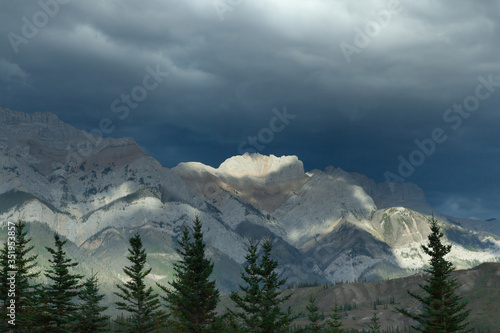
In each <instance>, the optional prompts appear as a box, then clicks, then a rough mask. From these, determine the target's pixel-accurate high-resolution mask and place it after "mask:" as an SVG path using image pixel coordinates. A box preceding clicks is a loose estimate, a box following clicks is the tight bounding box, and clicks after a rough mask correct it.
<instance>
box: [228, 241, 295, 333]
mask: <svg viewBox="0 0 500 333" xmlns="http://www.w3.org/2000/svg"><path fill="white" fill-rule="evenodd" d="M272 248H273V246H272V242H271V240H270V239H269V238H266V239H265V240H264V242H263V244H262V249H263V255H262V259H261V262H260V264H257V260H258V256H257V246H256V245H255V243H253V242H250V246H249V247H248V254H247V256H246V259H247V265H246V266H245V270H244V272H242V278H243V280H244V281H245V282H246V283H247V284H248V286H240V289H241V291H242V292H243V296H240V295H239V294H237V293H235V292H233V293H232V294H231V299H232V300H233V302H234V303H235V305H236V307H237V308H239V309H240V310H241V312H236V313H233V312H231V311H230V313H231V317H232V318H233V320H234V321H235V322H237V323H238V324H239V325H241V329H242V330H243V331H244V332H267V333H273V332H287V331H288V330H289V329H290V324H291V323H292V321H293V320H295V319H296V318H297V317H298V315H293V314H292V310H291V308H290V307H288V309H287V310H286V311H282V310H281V305H282V304H283V303H284V302H286V301H287V300H288V299H289V298H290V296H291V295H288V296H282V291H280V287H282V286H283V285H284V284H285V283H286V278H285V279H279V275H278V273H277V272H276V268H277V267H278V262H277V261H276V260H273V259H272V258H271V251H272Z"/></svg>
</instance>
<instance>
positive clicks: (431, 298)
mask: <svg viewBox="0 0 500 333" xmlns="http://www.w3.org/2000/svg"><path fill="white" fill-rule="evenodd" d="M430 227H431V234H430V235H429V236H428V244H427V246H425V245H422V249H423V250H424V252H425V253H426V254H428V255H429V256H430V257H431V259H430V268H429V269H426V270H425V272H426V273H427V274H428V276H427V277H426V279H425V281H426V284H425V285H420V289H421V290H422V291H423V292H424V295H417V294H414V293H411V292H409V291H408V293H409V294H410V296H411V297H413V298H414V299H416V300H417V301H419V302H420V303H421V306H422V308H421V313H419V314H416V313H410V312H408V311H407V310H405V309H399V308H397V310H398V311H399V312H400V313H402V314H403V315H405V316H406V317H409V318H411V319H413V320H415V321H417V322H418V323H419V326H418V327H415V326H412V327H413V328H414V329H416V330H418V331H420V332H428V333H431V332H432V333H445V332H470V331H472V330H470V329H469V328H468V326H469V325H468V322H467V319H468V316H469V312H470V310H465V307H466V306H467V303H466V302H463V301H462V300H461V297H459V296H458V295H457V294H456V291H457V289H458V287H459V285H458V283H457V280H456V279H452V278H450V275H451V272H452V271H453V269H454V268H453V264H452V263H451V262H449V261H447V260H446V259H445V258H444V257H445V256H446V255H447V254H448V253H449V252H450V250H451V245H443V244H442V242H441V238H442V237H443V233H442V232H441V229H440V227H439V226H438V222H437V220H436V219H435V218H434V216H433V217H432V218H431V219H430Z"/></svg>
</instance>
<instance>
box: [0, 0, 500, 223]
mask: <svg viewBox="0 0 500 333" xmlns="http://www.w3.org/2000/svg"><path fill="white" fill-rule="evenodd" d="M498 17H500V2H499V1H495V0H491V1H488V0H484V1H469V0H443V1H438V2H436V1H427V0H411V1H410V0H390V1H378V0H373V1H349V0H344V1H339V0H286V1H285V0H252V1H249V0H182V1H181V0H161V1H159V0H158V1H157V0H151V1H140V2H139V1H131V0H120V1H115V0H106V1H102V0H100V1H96V0H87V1H81V0H72V1H71V0H40V1H28V0H19V1H2V2H0V106H1V107H4V108H9V109H12V110H16V111H22V112H27V113H32V112H52V113H55V114H57V115H58V116H59V117H60V118H61V119H62V120H63V121H65V122H67V123H69V124H71V125H73V126H75V127H77V128H80V129H83V130H86V131H90V132H93V133H97V134H100V135H103V136H111V137H132V138H134V140H135V141H136V142H137V143H138V144H139V145H140V146H141V147H142V148H143V149H144V150H145V151H146V152H148V153H150V154H151V155H153V156H154V157H155V158H157V159H158V160H159V161H160V162H161V163H162V164H163V165H165V166H167V167H174V166H175V165H177V164H178V163H180V162H187V161H198V162H202V163H204V164H208V165H211V166H214V167H217V166H218V165H219V164H220V163H222V162H223V161H224V160H225V159H227V158H229V157H231V156H234V155H238V154H242V153H244V152H259V153H261V154H266V155H269V154H274V155H277V156H281V155H297V156H298V157H299V159H300V160H302V161H303V163H304V167H305V169H306V170H312V169H324V168H325V167H326V166H329V165H333V166H335V167H340V168H342V169H344V170H346V171H351V172H360V173H363V174H366V175H367V176H369V177H371V178H373V179H375V180H376V181H377V182H382V181H386V180H390V181H406V182H413V183H416V184H418V185H419V186H420V187H422V188H423V189H424V191H425V192H426V194H427V198H428V201H429V202H430V203H431V205H433V207H434V208H435V209H437V210H439V211H442V212H444V213H448V214H450V215H453V216H457V217H474V218H482V219H488V218H499V219H500V207H499V202H500V172H499V170H500V131H499V130H498V129H499V127H500V126H499V125H500V113H499V106H500V57H499V56H498V55H499V54H500V52H499V51H500V25H499V22H500V21H499V20H498Z"/></svg>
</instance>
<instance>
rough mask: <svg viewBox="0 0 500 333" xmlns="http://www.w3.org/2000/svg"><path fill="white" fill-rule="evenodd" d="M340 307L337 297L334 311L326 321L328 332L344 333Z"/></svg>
mask: <svg viewBox="0 0 500 333" xmlns="http://www.w3.org/2000/svg"><path fill="white" fill-rule="evenodd" d="M340 310H341V309H340V307H339V304H338V303H337V299H335V301H334V303H333V308H332V313H331V314H330V319H329V320H327V321H326V327H327V332H329V333H343V332H344V329H343V328H342V315H341V314H340Z"/></svg>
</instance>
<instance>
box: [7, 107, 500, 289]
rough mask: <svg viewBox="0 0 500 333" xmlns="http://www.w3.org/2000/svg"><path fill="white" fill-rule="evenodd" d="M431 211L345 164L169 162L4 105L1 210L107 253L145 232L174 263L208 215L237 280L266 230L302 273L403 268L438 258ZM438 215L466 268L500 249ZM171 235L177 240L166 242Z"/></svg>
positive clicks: (292, 269) (391, 272)
mask: <svg viewBox="0 0 500 333" xmlns="http://www.w3.org/2000/svg"><path fill="white" fill-rule="evenodd" d="M430 213H432V208H431V207H430V206H429V205H428V204H427V202H426V199H425V194H424V192H423V191H422V190H421V189H420V188H419V187H418V186H416V185H414V184H394V185H392V186H389V185H388V184H376V183H375V182H374V181H373V180H371V179H369V178H368V177H366V176H364V175H361V174H357V173H349V172H346V171H344V170H342V169H340V168H335V167H327V168H325V169H324V170H312V171H309V172H305V171H304V166H303V163H302V162H301V161H300V160H299V158H298V157H297V156H281V157H277V156H274V155H270V156H266V155H261V154H245V155H242V156H234V157H230V158H228V159H227V160H226V161H224V162H222V163H221V165H220V166H219V167H217V168H214V167H211V166H207V165H203V164H201V163H198V162H189V163H181V164H179V165H178V166H176V167H175V168H172V169H169V168H166V167H163V166H162V165H161V164H160V163H159V162H158V161H156V160H155V159H154V158H153V157H152V156H150V155H148V154H147V153H145V152H144V151H142V149H141V148H140V147H139V146H138V145H137V144H136V143H135V142H134V141H133V140H132V139H130V138H123V139H113V138H101V137H99V136H96V135H93V134H89V133H86V132H84V131H81V130H78V129H76V128H74V127H72V126H70V125H68V124H65V123H64V122H62V121H61V120H60V119H58V118H57V117H56V116H55V115H53V114H50V113H35V114H23V113H20V112H14V111H10V110H6V109H0V219H1V220H2V221H7V220H17V219H23V220H25V221H28V222H35V221H38V222H42V223H44V224H46V225H47V226H49V227H50V229H51V230H53V231H56V232H58V233H60V234H62V235H63V236H65V237H67V238H68V239H69V240H70V241H71V242H73V243H75V244H76V245H77V246H79V247H80V250H81V251H84V252H85V251H90V252H91V253H92V254H95V255H97V254H99V255H98V256H97V258H99V260H101V259H102V260H103V262H109V261H110V260H111V261H112V258H110V257H109V256H112V255H114V254H113V253H115V252H116V251H113V250H112V249H111V248H112V247H118V248H126V241H127V237H126V235H129V234H130V233H131V232H133V231H134V230H145V231H147V234H148V235H150V236H151V237H150V239H151V244H148V246H150V247H151V248H152V249H156V250H155V251H157V252H158V253H156V252H155V253H156V254H155V255H156V256H157V257H158V258H162V260H163V261H161V262H162V263H164V264H165V265H169V264H171V263H169V260H170V261H171V260H172V258H173V257H174V255H173V254H174V253H175V249H174V247H175V244H176V239H177V238H178V237H179V235H180V234H181V232H182V230H183V228H184V227H185V226H189V225H190V224H191V221H192V219H193V218H194V217H195V216H200V218H201V219H202V221H203V226H204V233H205V239H206V242H207V245H208V249H209V251H210V253H211V255H213V258H214V259H215V260H218V261H219V262H221V263H224V264H225V265H229V266H230V267H233V268H232V269H234V271H230V272H229V274H226V273H228V272H223V271H221V275H220V277H221V279H223V281H225V282H224V284H225V285H226V286H232V285H235V284H237V279H238V277H239V269H240V267H241V266H240V265H241V264H242V263H243V262H244V256H245V250H246V246H247V239H248V238H255V239H258V240H260V239H261V238H262V237H265V236H269V237H271V238H272V239H273V242H274V243H275V246H276V255H277V256H278V257H279V258H278V259H279V261H280V272H281V274H283V275H284V276H287V275H290V277H291V279H293V281H294V282H300V281H311V280H316V281H326V280H330V281H337V280H355V279H359V278H368V279H374V278H387V277H393V276H403V275H407V274H410V273H411V272H413V271H412V270H414V269H419V268H421V267H422V266H423V265H424V264H425V262H426V257H425V255H424V254H423V253H422V251H421V249H420V245H421V244H423V243H425V241H426V237H427V235H428V234H429V228H428V225H427V218H428V215H429V214H430ZM435 214H436V216H438V217H440V218H441V219H442V220H443V222H442V225H443V230H444V231H445V235H446V237H447V239H448V240H449V241H450V242H451V243H452V244H454V245H455V246H454V251H452V253H451V254H450V259H452V260H454V261H455V263H456V264H457V265H458V266H459V267H470V266H472V265H474V264H477V263H479V262H482V261H488V260H490V261H491V260H496V259H495V258H500V241H499V240H498V238H496V237H495V236H493V235H489V234H485V233H482V232H481V231H480V229H479V230H477V229H476V230H477V231H474V232H472V231H469V230H467V229H464V228H462V227H460V226H459V225H458V224H460V223H464V225H468V226H470V225H473V224H474V221H463V220H460V219H454V220H452V219H451V218H450V217H444V216H442V215H440V214H439V213H438V212H435ZM466 222H467V224H465V223H466ZM497 222H498V221H497ZM491 223H496V222H494V221H492V222H491ZM491 223H490V225H491ZM474 225H477V226H481V225H482V224H474ZM492 230H496V229H492ZM134 232H135V231H134ZM162 240H164V241H165V242H166V243H165V244H168V245H165V244H162V247H158V246H159V244H157V242H163V241H162ZM120 242H121V243H120ZM155 242H156V243H155ZM122 243H123V244H122ZM162 251H163V252H164V251H167V252H168V253H169V254H168V255H166V254H165V253H163V252H162ZM169 251H170V252H169ZM229 266H228V267H229ZM110 274H115V273H110ZM116 274H119V273H116ZM158 276H162V277H164V276H170V275H169V274H168V272H163V273H162V274H159V275H158ZM224 276H231V278H226V280H224ZM233 276H234V279H233ZM231 279H232V280H231Z"/></svg>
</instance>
